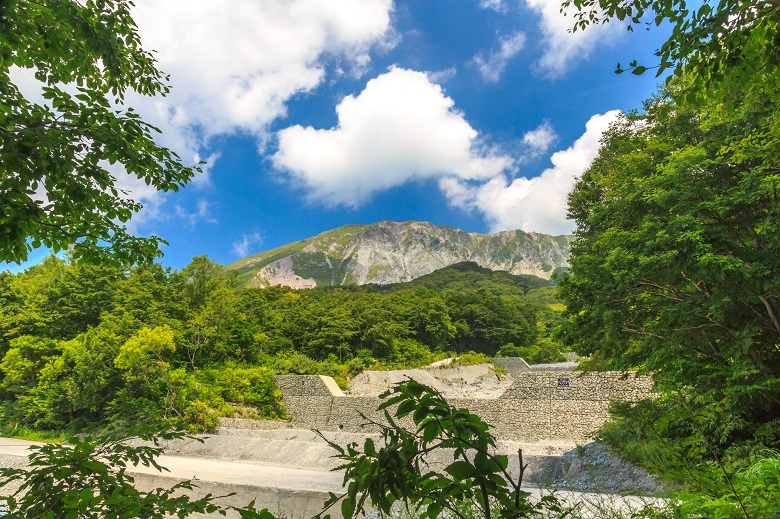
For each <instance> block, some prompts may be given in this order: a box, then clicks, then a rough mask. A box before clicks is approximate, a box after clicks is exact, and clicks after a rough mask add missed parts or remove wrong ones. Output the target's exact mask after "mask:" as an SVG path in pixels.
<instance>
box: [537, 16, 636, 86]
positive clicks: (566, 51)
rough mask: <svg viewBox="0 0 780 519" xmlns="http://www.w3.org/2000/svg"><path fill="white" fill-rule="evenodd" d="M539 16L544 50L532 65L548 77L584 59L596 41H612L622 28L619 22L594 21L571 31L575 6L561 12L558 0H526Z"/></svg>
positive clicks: (601, 42) (599, 43)
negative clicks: (598, 22) (592, 23)
mask: <svg viewBox="0 0 780 519" xmlns="http://www.w3.org/2000/svg"><path fill="white" fill-rule="evenodd" d="M525 3H526V5H528V7H530V8H531V9H532V10H534V11H536V13H537V14H539V15H540V16H541V30H542V35H543V40H544V41H543V44H544V47H545V49H544V53H543V54H542V57H541V58H540V59H539V60H538V61H537V62H536V63H535V68H536V69H537V70H538V71H539V72H540V73H542V74H543V75H545V76H547V77H550V78H558V77H561V76H562V75H563V74H564V73H565V72H566V69H567V68H568V67H569V66H571V64H572V63H573V62H575V61H578V60H579V61H582V60H585V59H587V58H588V57H589V56H590V54H591V52H592V51H593V49H594V48H596V47H597V46H598V45H602V44H605V45H609V44H613V43H614V42H615V41H617V39H618V38H619V37H620V35H621V34H622V33H623V32H625V29H624V28H623V27H622V26H621V25H620V24H618V23H608V24H603V25H599V24H594V25H591V26H589V27H588V28H587V29H586V30H584V31H583V30H577V31H574V32H571V31H570V29H571V28H572V27H574V22H575V18H574V13H575V12H576V9H574V8H573V7H570V8H569V9H568V10H567V11H566V12H565V13H562V12H561V2H560V0H525Z"/></svg>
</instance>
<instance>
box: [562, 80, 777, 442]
mask: <svg viewBox="0 0 780 519" xmlns="http://www.w3.org/2000/svg"><path fill="white" fill-rule="evenodd" d="M673 86H676V85H673ZM686 86H687V85H682V86H681V88H682V89H684V88H685V87H686ZM675 93H676V92H675V91H674V90H672V89H667V90H665V91H664V92H663V94H662V95H661V96H659V97H657V98H655V99H653V100H651V101H650V102H649V103H648V105H647V107H646V108H647V113H646V114H643V115H640V114H630V115H625V116H623V117H622V118H621V119H620V120H619V121H618V122H617V124H616V125H614V126H613V127H612V128H611V129H610V130H609V131H608V132H607V133H606V134H605V137H604V145H603V148H602V150H601V151H600V154H599V156H598V157H597V159H596V160H595V161H594V163H593V164H592V165H591V167H590V169H589V170H588V171H586V172H585V174H584V175H583V177H582V179H581V180H580V181H579V182H578V183H577V184H576V186H575V188H574V190H573V192H572V193H571V195H570V199H569V204H570V216H571V217H573V218H574V219H575V220H576V222H577V230H576V238H577V239H576V240H575V241H574V243H573V246H572V258H571V265H572V268H571V272H572V274H571V275H570V276H566V277H564V279H563V280H562V282H561V286H562V296H563V298H564V300H565V301H566V303H567V305H568V307H567V310H566V314H567V316H568V322H567V325H566V328H565V334H564V335H565V339H566V340H567V341H568V342H569V343H570V344H572V345H573V346H574V347H575V349H576V350H577V351H579V352H581V353H585V354H591V355H595V356H596V357H598V358H600V359H602V360H603V361H604V362H605V364H606V365H608V366H610V367H615V368H632V367H640V368H645V369H647V370H652V371H654V372H656V375H655V379H656V381H657V382H659V383H660V384H661V385H662V386H666V387H670V386H671V387H677V388H686V387H687V388H696V394H697V395H699V396H702V397H703V398H707V399H709V401H718V400H720V399H722V398H726V399H727V402H728V406H729V409H730V410H731V411H732V412H733V414H732V416H734V417H741V418H742V419H744V420H745V421H746V422H745V423H748V424H750V423H764V422H767V421H771V420H773V419H776V418H778V417H780V347H779V346H778V345H780V322H778V319H779V318H780V277H779V274H780V262H778V258H780V167H779V165H778V157H780V153H778V149H777V146H776V142H777V141H775V140H771V141H769V140H767V139H765V138H764V137H763V136H765V135H766V134H768V132H769V131H770V130H771V126H772V125H773V124H774V120H775V115H774V114H775V113H776V112H777V111H778V108H780V107H778V106H777V103H772V102H770V101H769V100H767V99H763V100H756V99H754V98H750V97H745V98H741V99H740V98H737V97H735V98H733V99H732V100H731V102H729V103H726V102H724V101H722V100H720V99H719V98H710V99H709V100H707V102H706V103H703V104H702V105H701V106H700V107H698V108H697V109H696V110H695V111H694V110H693V109H691V107H690V106H689V105H686V104H685V103H684V102H682V101H680V97H679V96H676V95H675ZM730 105H732V106H734V108H733V109H732V108H731V106H730ZM738 428H739V427H737V429H738ZM745 433H746V434H748V435H749V434H750V427H747V428H746V429H745Z"/></svg>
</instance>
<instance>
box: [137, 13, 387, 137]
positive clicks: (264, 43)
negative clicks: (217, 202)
mask: <svg viewBox="0 0 780 519" xmlns="http://www.w3.org/2000/svg"><path fill="white" fill-rule="evenodd" d="M391 10H392V1H391V0H338V1H334V0H291V1H288V0H264V1H262V2H258V1H256V0H233V1H231V2H206V1H202V0H201V1H193V0H155V1H152V0H144V1H139V2H137V6H136V7H135V8H134V10H133V15H134V17H135V19H136V21H137V22H138V27H139V31H140V33H141V36H142V38H143V43H144V46H145V47H146V48H150V49H156V50H157V54H156V57H157V59H158V61H159V67H160V68H161V69H162V70H164V71H165V72H167V73H169V74H170V75H171V82H172V84H173V89H172V90H171V93H170V95H169V96H168V97H166V98H164V99H157V100H156V105H155V106H154V112H155V113H156V114H157V116H158V117H159V118H160V119H162V120H164V121H165V122H167V123H168V124H169V125H172V126H175V127H177V128H180V129H185V130H193V129H197V132H196V133H197V134H198V135H199V136H201V137H202V138H203V139H208V138H209V137H211V136H214V135H218V134H224V133H231V132H235V131H244V132H249V133H251V134H254V135H258V134H261V133H263V132H264V131H265V129H266V127H267V126H268V124H269V123H270V122H271V121H273V120H274V119H276V118H278V117H280V116H283V115H284V114H285V103H286V102H287V101H288V100H289V99H290V98H291V97H292V96H293V95H295V94H297V93H299V92H304V91H309V90H311V89H313V88H315V87H316V86H317V85H319V84H320V82H321V81H322V80H323V78H324V76H325V70H324V66H323V63H322V59H323V56H324V55H326V54H327V55H329V56H333V57H336V58H339V59H341V60H344V61H346V62H347V63H348V65H349V66H354V67H358V68H360V67H364V66H365V64H366V63H367V62H368V61H370V58H369V55H368V52H369V50H371V48H372V47H373V46H375V45H377V44H379V43H381V42H382V40H383V39H385V38H386V37H388V34H389V32H388V30H389V27H390V13H391ZM185 137H187V138H190V137H192V136H191V135H186V136H185Z"/></svg>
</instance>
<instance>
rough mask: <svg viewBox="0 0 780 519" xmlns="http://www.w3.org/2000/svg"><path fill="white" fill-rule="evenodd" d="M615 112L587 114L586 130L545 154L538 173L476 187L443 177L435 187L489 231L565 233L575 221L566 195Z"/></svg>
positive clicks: (592, 155)
mask: <svg viewBox="0 0 780 519" xmlns="http://www.w3.org/2000/svg"><path fill="white" fill-rule="evenodd" d="M619 114H620V112H619V111H617V110H612V111H610V112H607V113H605V114H603V115H594V116H593V117H591V118H590V120H589V121H588V122H587V124H586V125H585V133H584V134H582V136H581V137H580V138H578V139H577V140H576V141H575V142H574V144H572V145H571V146H570V147H569V148H567V149H565V150H562V151H558V152H556V153H554V154H553V155H552V157H551V158H550V161H551V162H552V164H553V167H551V168H548V169H546V170H544V171H543V172H542V174H541V175H539V176H538V177H534V178H515V179H513V180H511V181H508V180H507V178H506V177H505V176H503V175H497V176H495V177H493V178H491V179H490V180H488V181H487V182H485V183H483V184H478V185H474V184H473V183H471V184H470V183H467V182H464V181H462V180H459V179H454V178H448V179H444V180H442V181H441V182H440V187H441V189H442V191H443V192H444V194H445V195H446V196H447V198H448V200H449V201H450V203H451V204H452V205H454V206H457V207H461V208H464V209H467V210H477V211H479V212H480V213H482V215H483V217H484V219H485V220H486V221H487V223H488V224H489V226H490V230H491V232H496V231H502V230H512V229H523V230H525V231H536V232H543V233H548V234H565V233H569V232H571V231H572V230H573V228H574V223H573V222H572V221H571V220H568V219H567V218H566V197H567V195H568V193H569V191H571V188H572V187H573V186H574V183H575V181H576V180H577V178H579V176H580V175H582V173H583V171H585V169H587V168H588V166H590V164H591V162H593V159H594V158H595V157H596V155H597V153H598V150H599V147H600V140H601V136H602V134H603V133H604V131H605V130H606V129H607V128H608V127H609V125H610V123H612V122H613V121H614V120H615V119H616V118H617V116H618V115H619Z"/></svg>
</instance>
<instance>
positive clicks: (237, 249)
mask: <svg viewBox="0 0 780 519" xmlns="http://www.w3.org/2000/svg"><path fill="white" fill-rule="evenodd" d="M262 243H263V237H262V236H261V235H260V233H258V232H255V233H252V234H242V235H241V239H240V240H239V241H234V242H233V249H232V252H233V254H235V255H236V256H238V257H239V258H245V257H247V256H248V255H249V251H250V248H252V246H254V248H256V247H259V246H260V245H262Z"/></svg>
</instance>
